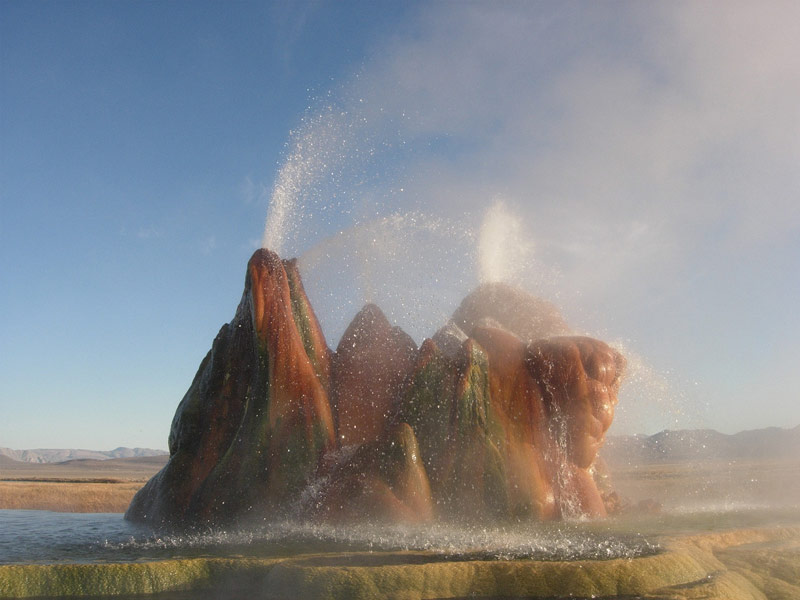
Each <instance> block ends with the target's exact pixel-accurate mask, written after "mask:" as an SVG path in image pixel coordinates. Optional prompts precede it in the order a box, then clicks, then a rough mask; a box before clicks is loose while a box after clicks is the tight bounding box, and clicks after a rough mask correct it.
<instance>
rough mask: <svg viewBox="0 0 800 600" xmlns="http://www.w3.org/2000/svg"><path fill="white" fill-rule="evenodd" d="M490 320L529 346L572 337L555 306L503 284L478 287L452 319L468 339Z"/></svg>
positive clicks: (484, 284)
mask: <svg viewBox="0 0 800 600" xmlns="http://www.w3.org/2000/svg"><path fill="white" fill-rule="evenodd" d="M487 320H490V321H491V322H492V325H495V326H498V325H499V326H500V327H502V328H503V329H506V330H508V331H510V332H511V333H513V334H514V335H516V336H517V337H518V338H519V339H521V340H523V341H526V342H527V341H531V340H539V339H542V338H548V337H551V336H554V335H566V334H568V333H570V329H569V326H568V325H567V323H566V321H564V318H563V317H562V316H561V313H560V312H559V311H558V309H557V308H556V307H555V305H553V304H552V303H551V302H548V301H547V300H543V299H542V298H537V297H536V296H533V295H531V294H529V293H528V292H526V291H525V290H523V289H521V288H518V287H515V286H513V285H509V284H507V283H502V282H492V283H483V284H481V285H480V286H478V287H477V288H476V289H475V290H474V291H473V292H472V293H470V294H469V295H468V296H467V297H466V298H464V300H462V301H461V305H460V306H459V307H458V308H457V309H456V311H455V312H454V313H453V318H452V322H453V323H455V324H456V325H457V326H458V327H459V328H460V329H461V330H462V331H463V332H464V333H466V334H467V335H471V334H472V330H473V329H474V328H475V327H477V326H479V325H482V324H487Z"/></svg>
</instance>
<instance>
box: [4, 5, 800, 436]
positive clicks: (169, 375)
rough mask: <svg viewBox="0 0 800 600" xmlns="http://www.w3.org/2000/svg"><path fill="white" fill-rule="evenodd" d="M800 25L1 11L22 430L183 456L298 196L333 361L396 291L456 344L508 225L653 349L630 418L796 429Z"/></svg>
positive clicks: (539, 282) (649, 8) (510, 246)
mask: <svg viewBox="0 0 800 600" xmlns="http://www.w3.org/2000/svg"><path fill="white" fill-rule="evenodd" d="M798 27H800V14H798V8H797V6H796V5H795V4H794V3H792V2H767V3H758V4H752V5H751V4H750V3H736V2H734V3H725V4H724V5H723V4H722V3H714V2H709V3H679V2H676V3H664V4H659V5H656V4H641V3H626V2H616V3H612V4H599V5H598V4H594V3H593V4H588V3H586V4H584V3H571V2H565V3H537V2H524V3H522V2H521V3H514V2H508V3H505V2H504V3H488V2H486V3H466V2H463V3H455V2H453V3H445V2H440V3H420V4H416V3H381V2H344V3H342V2H297V3H291V4H290V3H249V2H232V3H219V2H214V3H200V2H192V3H179V2H162V3H133V2H114V3H107V2H97V3H95V2H79V3H73V2H56V3H47V2H37V3H23V2H5V3H2V4H0V60H1V61H2V63H1V64H0V94H1V97H0V202H1V203H2V206H1V209H0V331H2V335H0V356H2V360H1V361H0V405H1V406H2V414H3V416H4V418H3V419H2V422H0V445H1V446H9V447H14V448H33V447H85V448H98V449H105V448H112V447H115V446H118V445H126V446H148V447H162V448H163V447H166V436H167V432H168V428H169V423H170V421H171V418H172V415H173V413H174V410H175V408H176V406H177V404H178V402H179V401H180V398H181V397H182V395H183V393H184V392H185V390H186V388H187V387H188V385H189V383H190V382H191V379H192V377H193V375H194V373H195V370H196V368H197V366H198V365H199V363H200V360H201V359H202V357H203V356H204V355H205V353H206V352H207V350H208V349H209V347H210V344H211V341H212V340H213V337H214V335H215V334H216V332H217V330H218V328H219V327H220V325H222V323H224V322H226V321H228V320H230V318H231V317H232V316H233V312H234V311H235V308H236V304H237V303H238V300H239V296H240V294H241V289H242V285H243V276H244V267H245V264H246V261H247V258H248V257H249V255H250V254H251V253H252V251H253V250H254V249H255V248H256V247H258V245H259V244H260V243H261V239H262V230H263V229H264V220H265V217H266V216H267V214H268V211H270V210H271V211H272V212H271V213H270V214H271V215H272V216H271V219H272V222H273V223H277V224H278V226H277V229H276V231H278V233H277V234H273V235H272V237H271V238H269V239H270V243H271V244H272V245H273V246H279V247H280V250H281V251H282V253H284V254H285V255H286V256H288V255H302V256H304V259H303V261H302V264H303V265H305V267H304V269H305V270H304V276H305V279H306V285H307V287H308V288H309V292H310V293H311V295H312V302H313V303H314V306H315V307H316V309H317V312H318V313H319V314H320V317H321V319H322V321H323V325H324V326H325V329H326V335H327V336H328V343H329V345H331V346H332V347H335V345H336V343H337V342H338V337H339V335H340V333H341V331H342V329H343V327H344V326H345V325H346V323H347V321H348V320H349V319H350V318H351V317H352V315H353V314H354V313H355V312H356V311H357V310H358V307H359V306H360V304H361V303H362V302H363V301H365V300H366V299H370V300H375V301H377V302H378V303H379V304H380V305H381V306H382V307H384V309H385V310H386V312H387V313H388V314H389V315H390V316H391V317H392V318H393V319H394V320H395V321H396V322H397V324H398V325H400V326H402V327H403V328H404V329H406V330H408V331H409V332H411V333H412V335H413V336H414V337H415V338H416V339H417V341H418V342H419V341H421V339H422V338H423V337H424V336H425V335H429V334H430V333H432V330H433V329H435V327H436V326H437V324H439V323H441V321H442V319H444V318H445V317H446V315H447V314H449V312H451V311H452V310H453V309H454V308H455V306H456V305H457V303H458V300H459V298H460V297H461V296H463V295H464V294H465V293H466V292H468V291H469V289H470V288H471V287H473V286H474V285H475V284H477V282H478V280H479V278H480V276H481V273H482V272H484V271H485V269H484V270H483V271H482V269H481V265H482V264H484V263H485V257H484V256H483V254H482V252H479V251H478V250H477V248H478V247H479V246H480V240H481V239H482V238H481V230H482V225H483V226H484V227H483V231H484V232H486V231H487V230H488V229H487V228H486V226H485V224H486V223H487V222H490V221H491V217H492V215H494V216H495V217H498V218H499V222H500V224H501V227H500V231H501V232H502V233H501V235H500V236H499V238H496V237H492V238H489V239H488V241H489V245H488V247H491V248H494V249H496V250H498V252H500V250H502V251H503V252H500V256H501V258H502V257H507V258H506V259H505V262H504V261H503V260H501V263H502V262H504V264H512V262H513V263H514V266H515V268H513V269H507V271H508V272H507V274H508V276H509V277H512V278H513V279H514V280H515V281H517V282H518V283H520V284H522V285H524V286H526V287H528V288H530V289H532V290H533V291H535V292H537V293H539V294H541V295H543V296H546V297H548V298H551V299H553V300H554V301H556V302H557V303H558V304H559V305H560V306H561V307H562V309H563V310H564V312H565V314H566V315H567V317H568V319H569V321H570V322H571V323H573V325H574V326H575V328H576V329H577V330H578V331H580V332H583V333H588V334H591V335H595V336H598V337H601V338H603V339H607V340H610V341H613V342H615V343H617V344H619V345H621V346H622V347H623V348H624V349H625V351H626V353H627V354H628V355H629V356H630V357H631V359H632V360H631V364H632V370H631V377H630V379H629V382H628V384H626V386H627V387H626V390H625V391H624V393H623V395H622V397H621V403H620V412H619V416H618V419H617V422H616V423H615V430H616V431H617V432H619V433H630V432H637V431H642V432H649V433H652V432H654V431H657V430H659V429H663V428H668V427H669V428H678V427H714V428H717V429H720V430H723V431H736V430H740V429H745V428H752V427H761V426H766V425H780V426H794V425H797V424H798V423H800V402H798V400H800V398H798V397H797V391H796V386H792V385H790V382H791V381H793V379H794V377H795V376H796V370H797V366H796V365H797V364H800V350H798V344H797V340H798V339H800V317H798V314H797V310H796V306H797V304H798V300H800V169H798V168H797V165H798V164H800V113H799V112H798V111H800V66H799V65H798V63H797V60H796V56H798V55H800V45H798V42H797V40H798V39H800V31H798ZM276 190H279V192H280V193H277V194H276V193H275V191H276ZM272 196H280V198H278V199H279V200H280V201H281V202H282V203H283V204H282V206H283V207H284V209H285V213H284V214H285V215H286V219H285V220H280V219H277V217H276V216H275V215H276V214H277V213H276V211H275V202H274V201H273V204H272V208H270V198H271V197H272ZM487 211H488V212H487ZM487 215H488V216H487ZM484 241H486V238H484ZM484 247H487V246H486V245H484ZM512 257H513V258H514V261H511V258H512Z"/></svg>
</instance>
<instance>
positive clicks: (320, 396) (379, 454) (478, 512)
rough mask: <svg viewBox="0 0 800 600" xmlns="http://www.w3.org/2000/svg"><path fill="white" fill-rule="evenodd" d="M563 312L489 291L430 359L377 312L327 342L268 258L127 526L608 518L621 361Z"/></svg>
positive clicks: (186, 403) (434, 341) (431, 348)
mask: <svg viewBox="0 0 800 600" xmlns="http://www.w3.org/2000/svg"><path fill="white" fill-rule="evenodd" d="M568 333H569V329H568V327H567V325H566V323H565V322H564V320H563V319H562V318H561V315H560V314H559V313H558V311H557V309H556V308H555V307H554V306H553V305H551V304H550V303H548V302H546V301H544V300H541V299H538V298H535V297H533V296H531V295H530V294H528V293H526V292H524V291H522V290H520V289H518V288H515V287H512V286H510V285H507V284H503V283H484V284H482V285H481V286H479V287H478V288H477V289H476V290H475V291H474V292H473V293H471V294H470V295H469V296H467V297H466V298H465V299H464V301H463V302H462V303H461V305H460V306H459V307H458V309H457V310H456V311H455V313H454V314H453V317H452V318H451V319H450V321H449V322H448V323H446V324H444V325H443V327H442V328H441V329H440V330H439V331H438V332H437V333H436V334H435V335H434V336H433V337H432V338H431V339H427V340H425V341H424V342H423V343H422V345H421V346H420V347H419V348H417V345H416V344H415V342H414V340H413V339H412V338H410V337H409V336H408V335H406V334H405V333H404V332H403V331H402V330H400V329H399V328H398V327H393V326H392V324H391V323H389V321H388V320H387V318H386V317H385V315H384V314H383V312H382V311H381V309H380V308H379V307H377V306H375V305H372V304H368V305H366V306H365V307H364V308H363V309H362V310H361V311H360V312H359V313H358V314H357V315H356V317H355V319H354V320H353V322H352V323H351V325H350V327H348V329H347V331H346V332H345V335H344V336H343V337H342V340H341V341H340V343H339V345H338V347H337V349H336V351H335V352H333V351H331V350H330V349H329V348H328V345H327V342H326V340H325V337H324V335H323V332H322V329H321V327H320V325H319V322H318V320H317V317H316V315H315V314H314V311H313V309H312V307H311V304H310V302H309V300H308V298H307V296H306V293H305V291H304V288H303V283H302V281H301V278H300V273H299V270H298V268H297V262H296V261H295V260H282V259H281V258H280V257H279V256H278V255H277V254H276V253H275V252H272V251H270V250H267V249H260V250H257V251H256V252H255V253H254V254H253V256H252V258H251V259H250V261H249V263H248V266H247V274H246V279H245V289H244V293H243V295H242V299H241V302H240V303H239V307H238V309H237V311H236V314H235V316H234V318H233V320H232V321H231V322H230V323H228V324H226V325H223V327H222V328H221V329H220V331H219V333H218V335H217V337H216V339H215V340H214V343H213V345H212V348H211V350H210V351H209V353H208V355H207V356H206V357H205V359H204V360H203V362H202V363H201V365H200V368H199V369H198V372H197V375H196V376H195V378H194V381H193V382H192V384H191V386H190V388H189V390H188V392H187V393H186V395H185V397H184V398H183V400H182V401H181V403H180V405H179V406H178V409H177V411H176V414H175V417H174V419H173V422H172V428H171V431H170V436H169V449H170V459H169V462H168V463H167V465H166V466H165V467H164V468H163V469H162V470H161V471H160V472H159V473H158V474H157V475H156V476H155V477H153V478H152V479H151V480H150V481H149V482H148V483H147V484H146V485H145V486H144V487H143V488H142V489H141V490H140V491H139V493H138V494H137V495H136V497H135V498H134V499H133V501H132V503H131V505H130V507H129V509H128V511H127V513H126V518H128V519H131V520H134V521H140V522H146V523H149V524H153V525H158V526H169V527H181V528H182V527H194V526H201V527H205V526H227V525H231V524H235V523H242V522H248V521H264V520H274V519H279V518H287V517H289V518H297V519H306V520H313V521H325V522H334V523H335V522H342V521H352V520H363V519H367V520H370V521H382V522H393V523H407V522H420V521H421V522H428V521H433V520H438V521H449V520H456V519H458V520H464V519H468V520H470V521H473V522H478V523H481V522H487V521H491V522H509V521H513V520H520V519H528V520H549V519H558V518H564V517H573V516H579V515H587V516H603V515H605V514H606V513H607V505H609V504H611V505H613V494H611V492H610V490H607V489H603V490H602V491H601V489H600V488H599V487H598V484H597V482H596V478H595V475H596V474H595V459H596V456H597V450H598V449H599V448H600V446H601V445H602V443H603V439H604V435H605V432H606V431H607V429H608V427H609V426H610V424H611V420H612V418H613V414H614V407H615V405H616V402H617V391H618V389H619V385H620V379H621V377H622V374H623V372H624V368H625V360H624V359H623V357H622V356H621V355H620V354H619V353H618V352H617V351H615V350H614V349H612V348H610V347H609V346H608V345H607V344H605V343H604V342H602V341H599V340H595V339H591V338H587V337H577V336H570V335H567V334H568Z"/></svg>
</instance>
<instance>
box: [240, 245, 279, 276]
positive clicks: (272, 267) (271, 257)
mask: <svg viewBox="0 0 800 600" xmlns="http://www.w3.org/2000/svg"><path fill="white" fill-rule="evenodd" d="M283 262H284V261H282V260H281V257H280V256H278V255H277V254H276V253H275V252H273V251H272V250H269V249H268V248H259V249H258V250H256V251H255V252H253V256H251V257H250V260H249V261H248V263H247V266H248V269H249V270H250V271H253V270H257V271H261V272H263V271H267V272H274V271H276V270H278V269H279V270H280V271H283Z"/></svg>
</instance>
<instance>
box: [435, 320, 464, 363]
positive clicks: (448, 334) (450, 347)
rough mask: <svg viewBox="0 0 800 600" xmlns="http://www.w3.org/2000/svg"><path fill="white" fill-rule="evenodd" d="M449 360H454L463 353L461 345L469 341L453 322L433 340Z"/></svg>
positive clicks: (443, 328)
mask: <svg viewBox="0 0 800 600" xmlns="http://www.w3.org/2000/svg"><path fill="white" fill-rule="evenodd" d="M431 339H432V340H433V341H434V342H435V343H436V345H437V346H439V349H440V350H441V351H442V354H444V355H445V356H446V357H447V358H450V359H454V358H455V357H456V356H458V353H459V352H460V351H461V345H462V344H463V343H464V342H465V341H466V340H467V339H468V338H467V334H466V333H464V332H463V331H462V329H461V328H460V327H459V326H458V325H456V324H455V323H454V322H453V320H452V319H451V320H450V321H448V322H447V325H445V326H444V327H442V328H441V329H439V331H437V332H436V333H435V334H433V338H431Z"/></svg>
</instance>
